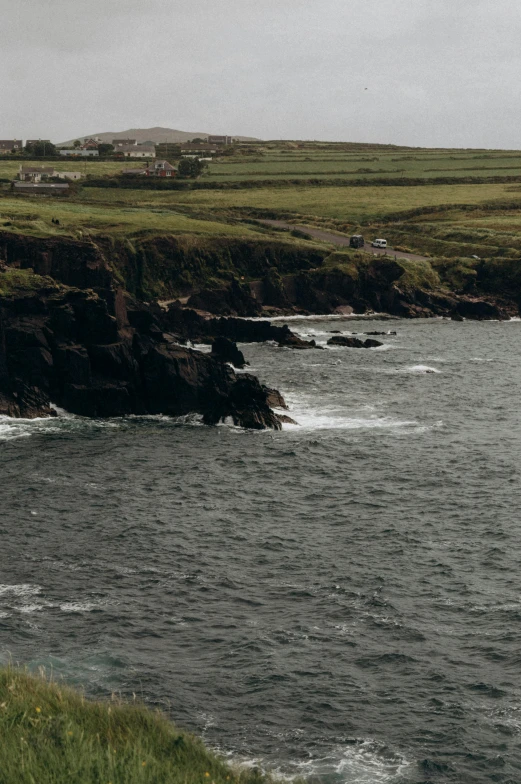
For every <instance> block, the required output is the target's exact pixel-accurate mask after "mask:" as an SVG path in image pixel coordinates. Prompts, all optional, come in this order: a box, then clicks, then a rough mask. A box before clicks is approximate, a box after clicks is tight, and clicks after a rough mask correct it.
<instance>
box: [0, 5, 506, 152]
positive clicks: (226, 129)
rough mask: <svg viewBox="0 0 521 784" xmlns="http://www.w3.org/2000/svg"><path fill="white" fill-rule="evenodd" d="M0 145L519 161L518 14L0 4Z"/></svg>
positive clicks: (445, 8)
mask: <svg viewBox="0 0 521 784" xmlns="http://www.w3.org/2000/svg"><path fill="white" fill-rule="evenodd" d="M1 26H2V43H1V47H0V73H1V74H2V76H1V80H0V98H1V100H0V138H3V139H6V138H13V137H16V138H50V139H52V140H53V141H55V142H59V141H65V140H66V139H70V138H74V137H76V136H83V135H85V134H87V133H96V132H102V131H122V130H125V129H127V128H132V127H145V128H146V127H151V126H156V125H161V126H167V127H171V128H176V129H179V130H184V131H200V132H210V133H230V134H242V135H247V136H258V137H260V138H264V139H270V138H271V139H275V138H288V139H289V138H293V139H295V138H297V139H324V140H342V141H367V142H369V141H370V142H383V143H395V144H410V145H420V146H445V147H449V146H465V147H501V148H516V149H519V148H521V122H520V121H521V101H520V97H521V95H520V93H521V79H520V76H521V45H520V41H521V3H520V2H519V0H217V1H216V0H89V2H88V3H80V2H79V0H45V2H44V1H43V0H20V2H18V3H13V2H7V0H4V2H3V3H2V13H1Z"/></svg>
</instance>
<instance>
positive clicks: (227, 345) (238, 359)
mask: <svg viewBox="0 0 521 784" xmlns="http://www.w3.org/2000/svg"><path fill="white" fill-rule="evenodd" d="M212 357H214V359H218V360H220V361H221V362H230V363H231V364H232V365H233V366H234V367H236V368H243V367H245V366H246V365H247V364H248V363H247V362H246V360H245V359H244V354H243V353H242V351H240V350H239V349H238V348H237V343H234V342H233V341H232V340H228V338H223V337H222V336H221V337H217V338H215V340H214V341H213V343H212Z"/></svg>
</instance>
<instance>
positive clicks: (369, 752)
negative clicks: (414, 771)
mask: <svg viewBox="0 0 521 784" xmlns="http://www.w3.org/2000/svg"><path fill="white" fill-rule="evenodd" d="M410 764H411V763H410V762H409V761H408V760H406V759H405V758H404V757H403V756H402V755H400V754H396V753H393V752H391V751H390V750H389V749H386V748H385V747H381V746H379V744H377V743H376V742H375V741H373V740H364V741H363V742H362V743H360V744H357V745H356V746H352V747H348V748H346V749H345V750H344V754H343V757H342V759H341V760H340V762H339V763H338V764H337V766H336V773H338V774H339V775H340V776H341V778H342V780H343V781H345V782H346V784H379V783H380V782H381V783H382V784H383V782H392V781H396V780H397V779H398V777H400V778H402V777H403V776H404V774H405V773H406V771H407V768H409V767H410Z"/></svg>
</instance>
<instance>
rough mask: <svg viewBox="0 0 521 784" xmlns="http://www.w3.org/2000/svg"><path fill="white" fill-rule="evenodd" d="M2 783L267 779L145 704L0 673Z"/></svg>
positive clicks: (190, 783)
mask: <svg viewBox="0 0 521 784" xmlns="http://www.w3.org/2000/svg"><path fill="white" fill-rule="evenodd" d="M0 781H1V782H2V784H167V783H168V784H205V782H208V784H261V783H262V782H264V781H267V777H265V776H263V775H261V774H260V773H259V772H258V771H256V770H239V769H235V768H231V767H230V766H229V765H227V764H225V763H224V762H223V761H222V760H221V759H220V758H219V757H217V756H216V755H215V754H213V753H212V752H210V751H209V750H208V749H206V748H205V746H204V745H203V743H202V742H201V741H200V740H198V739H196V738H194V737H193V736H192V735H189V734H188V733H185V732H183V731H181V730H179V729H178V728H177V727H175V726H174V725H173V724H172V723H171V722H170V721H168V719H167V718H166V717H165V716H163V715H161V714H159V713H154V712H152V711H150V710H148V709H146V708H144V707H141V706H138V705H133V704H130V705H128V704H122V703H120V702H118V701H111V702H91V701H89V700H86V699H85V698H84V696H83V695H81V694H79V693H78V692H75V691H72V690H71V689H69V688H67V687H65V686H63V685H61V684H57V683H50V682H47V681H45V680H43V679H42V678H37V677H33V676H30V675H28V674H27V673H24V672H20V671H17V670H13V669H4V670H0Z"/></svg>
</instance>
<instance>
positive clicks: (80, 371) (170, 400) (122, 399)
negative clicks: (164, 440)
mask: <svg viewBox="0 0 521 784" xmlns="http://www.w3.org/2000/svg"><path fill="white" fill-rule="evenodd" d="M8 275H9V271H8V272H3V273H2V272H0V292H1V284H2V276H8ZM102 294H103V296H102ZM133 320H134V323H135V324H138V323H139V322H140V320H141V328H139V327H137V326H132V324H131V323H130V321H129V318H128V315H127V310H126V305H125V298H124V295H123V292H122V290H113V289H103V290H101V291H98V292H94V291H93V290H82V289H77V288H69V287H64V286H56V287H52V286H51V287H50V288H47V289H46V288H41V289H39V290H36V291H27V290H23V288H22V289H20V288H18V289H16V290H15V291H11V292H8V293H7V294H6V293H4V295H3V296H1V295H0V414H4V415H8V416H18V417H29V418H31V417H36V416H50V415H53V413H54V412H53V409H52V408H51V401H52V402H53V403H55V404H57V405H58V406H61V407H63V408H65V409H67V410H68V411H70V412H71V413H75V414H80V415H83V416H88V417H112V416H125V415H128V414H167V415H172V416H179V415H183V414H188V413H192V412H195V413H199V414H201V415H202V416H203V419H204V421H205V422H206V423H208V424H216V423H217V422H219V421H221V420H224V419H226V418H230V419H231V420H232V421H233V422H234V423H235V424H237V425H242V426H244V427H251V428H267V427H269V428H273V429H280V420H279V419H278V417H277V416H276V415H275V414H274V413H273V411H272V410H271V408H270V407H269V405H268V392H267V391H266V390H265V389H264V388H263V387H262V386H261V385H260V383H259V382H258V380H257V379H256V378H255V377H254V376H252V375H249V374H241V375H240V376H237V375H236V374H235V372H234V370H233V368H232V367H231V366H230V365H228V364H226V363H225V362H223V361H221V360H219V359H216V358H214V357H212V356H209V355H206V354H203V353H201V352H199V351H194V350H192V349H189V348H186V347H184V346H181V345H179V344H178V343H177V341H176V337H175V336H173V335H171V334H168V333H165V332H163V331H161V329H160V328H159V327H158V326H157V325H156V324H155V322H154V320H153V319H151V318H150V317H149V316H148V314H147V313H146V312H145V313H144V314H141V316H140V314H139V308H138V306H136V305H135V306H134V311H133Z"/></svg>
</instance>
